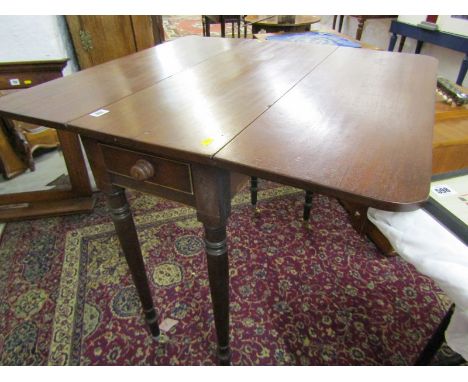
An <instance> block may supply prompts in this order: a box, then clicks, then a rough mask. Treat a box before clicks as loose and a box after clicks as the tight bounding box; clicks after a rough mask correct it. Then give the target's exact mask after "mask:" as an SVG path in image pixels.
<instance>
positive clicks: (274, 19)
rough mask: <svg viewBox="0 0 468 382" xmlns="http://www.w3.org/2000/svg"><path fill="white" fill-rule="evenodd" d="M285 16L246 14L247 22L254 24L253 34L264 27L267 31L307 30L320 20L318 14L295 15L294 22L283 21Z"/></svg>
mask: <svg viewBox="0 0 468 382" xmlns="http://www.w3.org/2000/svg"><path fill="white" fill-rule="evenodd" d="M281 17H283V16H246V17H245V23H247V24H251V25H252V34H255V33H258V32H260V31H261V30H262V29H263V30H265V31H266V33H275V32H305V31H308V30H310V26H311V25H312V24H315V23H318V22H320V17H318V16H295V19H294V22H293V21H288V22H282V20H281Z"/></svg>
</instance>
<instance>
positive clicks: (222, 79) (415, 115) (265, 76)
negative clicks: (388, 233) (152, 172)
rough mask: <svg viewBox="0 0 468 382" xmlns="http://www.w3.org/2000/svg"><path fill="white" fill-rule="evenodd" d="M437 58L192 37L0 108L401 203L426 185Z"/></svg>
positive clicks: (344, 193) (129, 142) (378, 202)
mask: <svg viewBox="0 0 468 382" xmlns="http://www.w3.org/2000/svg"><path fill="white" fill-rule="evenodd" d="M436 68H437V61H436V60H435V59H433V58H431V57H427V56H420V55H412V54H401V53H391V52H379V51H370V50H362V49H352V48H342V47H334V46H325V45H314V44H307V43H305V44H301V43H297V44H290V43H282V42H263V43H261V42H258V41H256V40H233V39H217V38H203V37H195V36H192V37H187V38H181V39H178V40H176V41H174V42H169V43H165V44H163V45H159V46H157V47H154V48H151V49H148V50H145V51H142V52H140V53H137V54H134V55H132V56H128V57H125V58H122V59H118V60H115V61H112V62H109V63H106V64H103V65H100V66H96V67H93V68H91V69H87V70H84V71H82V72H80V73H77V74H74V75H71V76H68V77H65V78H63V79H61V80H55V81H52V82H51V83H47V84H44V85H39V86H37V87H34V88H31V89H28V90H25V91H24V92H22V93H21V95H22V96H21V97H17V96H15V95H12V96H6V97H2V99H0V115H4V116H14V117H16V118H18V119H21V120H25V121H31V120H33V121H34V120H40V121H42V122H41V123H43V124H45V125H49V126H50V125H52V126H54V125H55V126H57V127H60V128H63V129H67V130H70V131H74V132H78V133H80V134H82V135H85V136H88V137H93V138H96V139H99V140H101V141H104V142H108V143H114V144H119V145H123V146H125V147H128V148H134V149H139V150H143V151H146V152H150V153H156V154H160V155H166V156H169V157H172V158H176V159H181V160H182V159H185V160H189V161H195V162H201V163H209V164H213V165H216V166H220V167H224V168H227V169H230V170H236V171H241V172H244V173H246V174H250V175H258V176H263V177H264V178H267V179H272V180H276V181H280V182H284V183H287V184H291V185H296V186H300V187H303V188H305V189H309V190H311V191H318V192H323V193H326V194H331V195H334V196H339V197H342V198H345V199H349V200H354V201H358V202H362V203H366V204H368V205H370V206H375V207H378V208H382V209H402V208H406V207H408V206H411V205H413V204H414V203H419V202H421V201H423V200H425V199H426V197H427V194H428V191H429V183H430V177H431V147H432V145H431V141H432V127H433V122H434V96H433V94H434V89H435V84H436ZM98 109H105V110H107V113H105V114H103V115H101V116H100V117H93V116H90V115H89V114H91V113H92V112H94V111H96V110H98Z"/></svg>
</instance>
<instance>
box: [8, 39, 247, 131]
mask: <svg viewBox="0 0 468 382" xmlns="http://www.w3.org/2000/svg"><path fill="white" fill-rule="evenodd" d="M242 43H243V42H242V41H241V40H233V39H221V38H210V39H204V38H202V37H197V36H188V37H184V38H180V39H177V40H175V41H171V42H168V43H165V44H160V45H158V46H156V47H154V48H150V49H146V50H143V51H141V52H138V53H135V54H133V55H130V56H126V57H123V58H120V59H117V60H113V61H110V62H106V63H104V64H101V65H97V66H94V67H92V68H89V69H86V70H83V71H80V72H77V73H75V74H73V75H70V76H67V77H64V78H61V79H58V80H55V81H50V82H47V83H45V84H41V85H38V86H36V87H34V88H31V89H27V90H25V91H23V92H21V94H18V95H15V94H12V95H8V96H7V97H3V98H2V100H1V101H0V110H1V112H2V114H3V115H5V116H7V117H11V118H15V119H18V120H23V121H26V122H32V123H39V124H44V125H47V126H51V127H57V128H58V127H62V128H63V125H64V124H66V122H68V121H71V120H73V119H75V118H78V117H80V116H82V115H84V114H88V113H91V112H93V111H95V110H96V109H99V108H101V107H103V106H105V105H108V104H111V103H113V102H116V101H118V100H119V99H121V98H123V97H126V96H129V95H131V94H133V93H135V92H138V91H139V90H142V89H144V88H146V87H149V86H151V85H154V84H155V83H157V82H159V81H161V80H164V79H165V78H167V77H170V76H173V75H174V74H176V73H178V72H181V71H183V70H184V69H186V68H189V67H191V66H194V65H197V64H198V63H200V62H202V61H204V60H206V59H208V58H210V57H212V56H215V55H217V54H219V53H221V52H223V51H225V50H228V49H230V48H232V47H233V46H236V45H238V44H242Z"/></svg>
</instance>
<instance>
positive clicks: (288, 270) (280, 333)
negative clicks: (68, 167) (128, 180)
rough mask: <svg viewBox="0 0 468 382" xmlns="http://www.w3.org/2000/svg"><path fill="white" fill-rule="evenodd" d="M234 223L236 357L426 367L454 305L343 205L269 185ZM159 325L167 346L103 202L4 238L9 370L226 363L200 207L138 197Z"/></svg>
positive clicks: (237, 208)
mask: <svg viewBox="0 0 468 382" xmlns="http://www.w3.org/2000/svg"><path fill="white" fill-rule="evenodd" d="M261 188H262V190H261V191H260V193H259V203H258V210H254V209H253V208H252V206H251V205H250V202H249V193H248V190H244V191H243V192H242V193H240V194H239V195H238V196H237V197H236V198H235V199H234V201H233V211H232V215H231V217H230V220H229V226H228V245H229V257H230V276H231V278H230V280H231V304H230V306H231V339H232V340H231V346H232V361H233V364H235V365H407V364H412V363H414V361H415V359H416V358H417V356H418V354H419V353H420V352H421V350H422V349H423V347H424V346H425V344H426V343H427V341H428V339H429V338H430V336H431V334H432V333H433V331H434V330H435V328H436V327H437V325H438V324H439V322H440V320H441V318H442V317H443V315H444V313H445V311H446V308H447V304H448V301H446V298H445V296H444V295H443V294H442V292H441V291H440V290H439V289H438V288H437V287H436V286H435V285H434V284H433V282H432V281H431V280H430V279H428V278H427V277H425V276H422V275H421V274H419V273H418V272H417V271H416V270H415V269H414V268H413V267H412V266H411V265H410V264H408V263H406V262H405V261H403V260H402V259H401V258H399V257H393V258H386V257H383V256H382V255H381V254H380V253H379V251H378V250H377V249H376V247H375V246H374V245H373V244H372V243H371V242H369V241H368V240H367V239H365V238H362V237H361V236H359V235H358V234H357V233H356V232H355V231H354V230H353V228H352V227H351V225H350V223H349V221H348V216H347V214H346V213H345V211H344V210H343V208H342V207H341V205H340V204H339V203H338V202H337V201H336V200H335V199H331V198H328V197H325V196H322V195H314V199H313V208H312V214H311V221H310V222H309V223H303V222H302V220H301V213H302V206H303V197H304V195H303V192H302V191H301V190H297V189H294V188H290V187H283V186H279V185H275V184H271V183H268V182H262V183H261ZM128 197H129V200H130V203H131V205H132V209H133V212H134V215H135V221H136V225H137V229H138V234H139V238H140V241H141V246H142V249H143V253H144V258H145V262H146V267H147V273H148V276H149V280H150V285H151V288H152V291H153V296H154V300H155V305H156V307H157V310H158V311H159V315H160V321H162V320H164V319H166V318H171V319H173V320H176V321H177V324H176V325H175V326H173V327H172V328H171V329H170V330H169V331H167V332H165V333H164V334H163V335H161V337H160V338H159V339H158V340H153V339H152V338H151V337H150V336H149V335H148V332H147V330H146V327H145V323H144V320H143V317H142V314H141V310H140V304H139V300H138V298H137V295H136V291H135V288H134V286H133V284H132V281H131V277H130V274H129V271H128V268H127V265H126V263H125V260H124V258H123V256H122V255H121V254H120V255H119V252H120V249H119V245H118V241H117V237H116V235H115V232H114V229H113V225H112V223H111V221H110V219H109V217H108V216H107V213H106V208H105V203H104V200H103V198H102V196H100V198H99V201H98V205H97V207H96V209H95V210H94V212H93V213H92V214H89V215H76V216H68V217H58V218H50V219H42V220H35V221H28V222H22V223H10V224H8V225H7V226H6V228H5V233H4V236H3V239H2V242H1V243H0V315H1V317H2V320H0V364H2V365H47V364H49V365H214V364H215V363H216V357H215V350H216V345H215V344H216V342H215V332H214V323H213V314H212V309H211V300H210V296H209V286H208V277H207V271H206V259H205V254H204V250H203V240H202V228H201V225H200V224H199V223H198V222H197V221H196V218H195V211H194V210H193V209H192V208H189V207H185V206H182V205H180V204H177V203H172V202H168V201H165V200H164V199H161V198H157V197H152V196H149V195H145V194H141V193H137V192H129V193H128Z"/></svg>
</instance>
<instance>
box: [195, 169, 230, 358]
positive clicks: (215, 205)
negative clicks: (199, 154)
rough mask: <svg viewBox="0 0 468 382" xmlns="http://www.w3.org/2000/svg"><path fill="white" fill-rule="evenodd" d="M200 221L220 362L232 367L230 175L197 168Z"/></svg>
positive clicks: (196, 191) (196, 184)
mask: <svg viewBox="0 0 468 382" xmlns="http://www.w3.org/2000/svg"><path fill="white" fill-rule="evenodd" d="M192 174H193V183H194V190H195V200H196V208H197V218H198V220H199V221H200V222H202V223H203V226H204V228H205V249H206V258H207V262H208V279H209V282H210V291H211V302H212V305H213V313H214V321H215V328H216V336H217V339H218V351H217V353H218V354H217V355H218V360H219V363H220V364H221V365H229V364H230V363H231V350H230V348H229V261H228V250H227V244H226V223H227V219H228V217H229V215H230V213H231V191H230V174H229V172H228V171H225V170H221V169H218V168H215V167H210V166H202V165H193V167H192Z"/></svg>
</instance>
